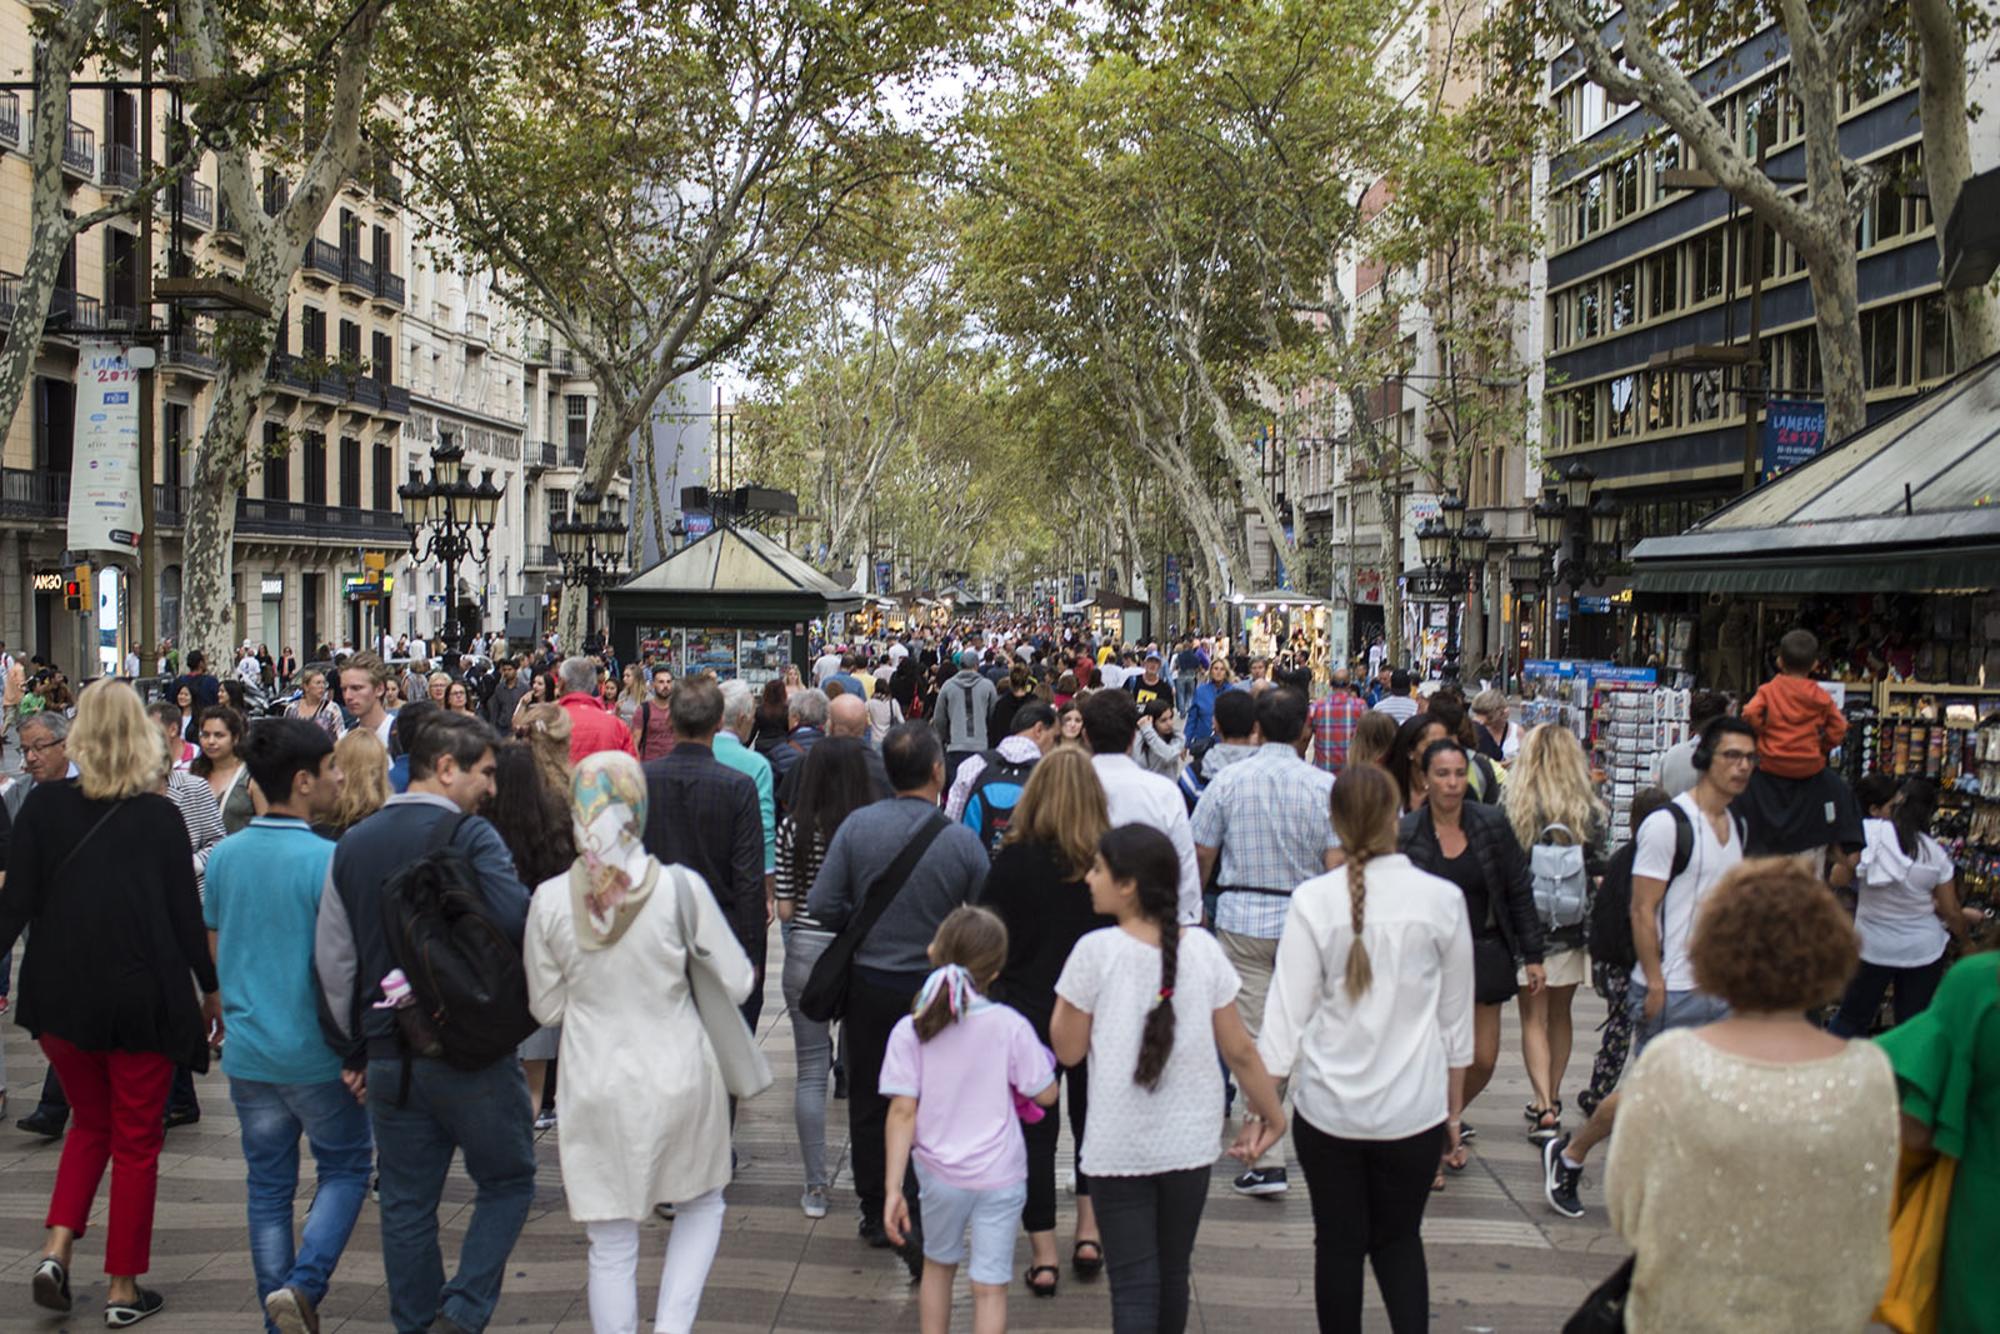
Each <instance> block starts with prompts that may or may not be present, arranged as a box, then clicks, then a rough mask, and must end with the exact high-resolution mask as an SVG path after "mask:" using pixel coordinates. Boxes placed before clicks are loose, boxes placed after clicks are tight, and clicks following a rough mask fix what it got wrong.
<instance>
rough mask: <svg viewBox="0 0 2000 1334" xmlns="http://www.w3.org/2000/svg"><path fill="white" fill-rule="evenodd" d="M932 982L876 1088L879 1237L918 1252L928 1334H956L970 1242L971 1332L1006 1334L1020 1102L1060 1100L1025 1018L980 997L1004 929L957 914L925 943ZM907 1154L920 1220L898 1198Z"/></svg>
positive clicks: (1023, 1173) (1003, 943)
mask: <svg viewBox="0 0 2000 1334" xmlns="http://www.w3.org/2000/svg"><path fill="white" fill-rule="evenodd" d="M930 958H931V962H932V963H933V964H935V965H937V971H936V972H934V973H932V974H931V975H930V976H929V977H928V978H926V979H925V981H924V986H923V990H921V991H919V992H918V993H917V1002H916V1006H915V1007H914V1008H915V1012H914V1013H913V1014H912V1015H910V1016H909V1017H908V1018H905V1019H903V1020H902V1021H900V1022H899V1023H898V1024H897V1025H896V1027H895V1028H894V1029H893V1030H892V1031H891V1032H890V1034H889V1049H888V1052H887V1053H886V1054H885V1055H884V1056H883V1058H882V1076H881V1082H880V1084H879V1088H880V1090H881V1093H882V1096H883V1097H885V1098H889V1099H891V1100H892V1101H891V1102H890V1105H889V1124H888V1130H887V1135H886V1138H887V1141H888V1156H889V1166H888V1171H887V1173H886V1177H885V1180H884V1183H883V1184H884V1186H885V1198H886V1199H887V1201H888V1203H887V1205H886V1207H885V1208H884V1210H883V1213H882V1224H883V1227H884V1228H885V1229H886V1230H887V1231H888V1234H889V1239H890V1240H891V1241H893V1242H895V1243H896V1244H897V1245H898V1246H905V1245H921V1246H922V1247H923V1252H924V1277H923V1286H922V1288H921V1290H920V1292H919V1297H918V1305H919V1309H920V1311H921V1312H922V1321H923V1334H945V1332H946V1331H947V1330H948V1329H950V1327H951V1284H952V1278H953V1277H954V1275H956V1273H957V1272H958V1266H959V1264H960V1263H961V1262H963V1261H965V1260H966V1256H967V1246H966V1234H967V1232H968V1231H969V1232H970V1233H971V1238H972V1242H971V1247H970V1250H971V1263H970V1266H969V1274H968V1277H970V1278H971V1280H972V1328H973V1332H974V1334H1002V1331H1004V1330H1005V1329H1006V1328H1007V1284H1008V1282H1009V1280H1010V1279H1011V1277H1012V1272H1011V1271H1012V1268H1013V1261H1014V1233H1015V1231H1016V1230H1017V1229H1018V1228H1019V1226H1020V1219H1021V1206H1022V1204H1023V1203H1025V1202H1026V1200H1027V1194H1028V1148H1027V1144H1026V1142H1025V1141H1024V1140H1023V1139H1022V1138H1021V1123H1020V1120H1019V1117H1018V1116H1017V1114H1016V1111H1015V1105H1016V1100H1017V1097H1019V1098H1030V1099H1033V1101H1034V1102H1035V1103H1037V1104H1039V1105H1040V1106H1043V1107H1047V1106H1049V1105H1050V1104H1052V1103H1053V1102H1055V1100H1056V1080H1055V1059H1054V1058H1053V1057H1052V1056H1050V1055H1049V1052H1048V1049H1047V1048H1045V1047H1043V1046H1042V1044H1041V1043H1040V1042H1039V1041H1037V1040H1036V1038H1035V1030H1034V1028H1033V1027H1032V1026H1030V1025H1029V1023H1028V1021H1027V1020H1026V1019H1023V1018H1022V1017H1021V1016H1020V1015H1019V1014H1017V1013H1015V1012H1014V1011H1013V1010H1011V1009H1009V1008H1008V1007H1007V1006H1005V1005H1001V1004H998V1003H996V1002H994V1001H989V1000H987V999H986V997H985V995H984V993H985V991H986V988H987V987H989V986H991V985H992V983H993V979H994V978H996V977H998V976H999V975H1000V969H1001V966H1002V965H1004V964H1005V963H1006V962H1007V928H1006V926H1005V925H1003V924H1002V923H1001V921H1000V919H999V918H998V917H997V916H995V915H994V914H993V913H991V912H989V911H988V910H987V909H985V908H970V907H966V908H959V909H956V910H955V911H954V912H953V913H952V914H951V916H949V917H947V918H945V919H944V923H943V924H942V925H941V926H939V927H938V931H937V935H936V936H935V937H934V938H933V939H932V940H931V946H930ZM913 1153H914V1155H915V1157H916V1162H917V1184H918V1187H919V1189H920V1192H921V1193H920V1196H919V1199H918V1206H919V1209H920V1213H919V1214H918V1215H917V1216H916V1217H913V1216H912V1212H911V1209H910V1204H909V1201H908V1200H906V1199H905V1198H904V1195H903V1179H904V1169H905V1166H906V1164H907V1163H908V1161H909V1159H910V1157H911V1155H912V1154H913Z"/></svg>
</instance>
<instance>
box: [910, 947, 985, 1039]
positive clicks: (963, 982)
mask: <svg viewBox="0 0 2000 1334" xmlns="http://www.w3.org/2000/svg"><path fill="white" fill-rule="evenodd" d="M975 991H977V988H976V987H974V986H973V985H972V974H970V973H968V972H966V971H965V969H964V967H963V966H961V965H959V964H955V963H948V964H946V965H945V966H944V967H942V968H939V969H937V970H936V971H934V972H933V973H932V974H931V975H930V976H929V977H927V978H925V979H924V985H923V988H922V989H921V990H920V991H918V992H917V999H916V1003H915V1005H913V1006H912V1007H911V1012H912V1013H913V1014H914V1016H915V1024H916V1030H917V1040H918V1041H919V1042H929V1041H930V1040H931V1039H932V1038H934V1037H936V1036H937V1035H938V1034H940V1033H942V1032H944V1030H945V1029H946V1028H948V1027H950V1026H951V1025H952V1024H955V1023H957V1022H958V1021H959V1020H960V1019H961V1018H963V1017H964V1015H965V1012H966V1010H967V1009H969V1008H970V1007H971V1005H972V997H973V994H974V992H975Z"/></svg>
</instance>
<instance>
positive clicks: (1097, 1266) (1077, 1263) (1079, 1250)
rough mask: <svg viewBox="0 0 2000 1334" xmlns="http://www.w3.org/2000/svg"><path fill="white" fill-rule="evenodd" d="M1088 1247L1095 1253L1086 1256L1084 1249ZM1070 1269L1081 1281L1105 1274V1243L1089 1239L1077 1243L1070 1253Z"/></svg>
mask: <svg viewBox="0 0 2000 1334" xmlns="http://www.w3.org/2000/svg"><path fill="white" fill-rule="evenodd" d="M1086 1246H1088V1247H1090V1249H1091V1250H1092V1251H1093V1252H1095V1253H1094V1254H1092V1255H1088V1256H1086V1255H1085V1254H1084V1253H1083V1248H1084V1247H1086ZM1069 1267H1070V1269H1071V1271H1072V1272H1074V1273H1075V1274H1076V1276H1077V1277H1078V1278H1080V1279H1085V1280H1089V1279H1093V1278H1096V1277H1097V1276H1098V1275H1099V1274H1101V1273H1103V1272H1104V1243H1103V1242H1101V1241H1096V1240H1094V1239H1092V1238H1089V1237H1085V1238H1084V1239H1083V1240H1081V1241H1079V1242H1077V1244H1076V1246H1075V1248H1074V1249H1072V1250H1071V1251H1070V1253H1069Z"/></svg>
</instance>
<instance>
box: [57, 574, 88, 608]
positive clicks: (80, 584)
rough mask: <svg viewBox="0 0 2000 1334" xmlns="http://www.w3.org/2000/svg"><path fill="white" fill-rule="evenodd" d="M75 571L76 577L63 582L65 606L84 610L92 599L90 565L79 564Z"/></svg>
mask: <svg viewBox="0 0 2000 1334" xmlns="http://www.w3.org/2000/svg"><path fill="white" fill-rule="evenodd" d="M73 573H74V575H75V577H74V578H72V579H70V580H68V581H67V582H65V583H64V584H63V606H65V607H67V608H69V609H70V610H71V611H82V610H83V609H84V604H85V603H86V602H88V601H89V600H90V567H89V566H88V565H79V566H77V567H76V569H75V571H74V572H73Z"/></svg>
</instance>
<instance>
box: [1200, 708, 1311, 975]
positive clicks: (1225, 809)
mask: <svg viewBox="0 0 2000 1334" xmlns="http://www.w3.org/2000/svg"><path fill="white" fill-rule="evenodd" d="M1332 796H1333V775H1332V774H1328V773H1322V772H1321V771H1320V770H1318V769H1316V768H1314V767H1313V766H1312V765H1310V764H1307V763H1306V762H1305V761H1304V760H1302V759H1300V758H1299V756H1298V753H1297V752H1296V751H1294V750H1293V749H1292V748H1291V747H1290V746H1288V745H1285V744H1283V743H1281V742H1266V743H1265V744H1264V745H1262V746H1259V747H1258V748H1257V753H1256V754H1255V755H1252V756H1251V757H1250V758H1249V759H1246V760H1241V761H1239V762H1237V763H1235V764H1232V765H1230V766H1229V767H1228V768H1226V769H1224V770H1223V771H1222V772H1221V773H1218V774H1217V775H1216V776H1215V777H1214V778H1213V779H1212V780H1210V782H1209V784H1208V786H1207V787H1206V788H1204V789H1203V790H1202V794H1201V800H1200V801H1198V802H1196V803H1195V808H1194V841H1195V843H1196V845H1197V846H1199V847H1204V848H1216V849H1219V850H1220V853H1221V855H1220V857H1219V858H1218V860H1217V863H1216V870H1215V884H1216V887H1217V888H1218V889H1220V890H1222V891H1223V893H1222V897H1221V898H1220V899H1219V900H1218V902H1217V903H1216V908H1215V926H1216V929H1217V930H1219V931H1233V932H1235V933H1236V934H1237V935H1241V936H1257V937H1259V938H1261V939H1264V940H1275V939H1277V937H1278V936H1279V934H1280V933H1281V932H1283V930H1284V927H1285V911H1286V909H1287V908H1289V907H1290V906H1291V902H1290V896H1291V892H1292V891H1293V890H1294V889H1297V888H1298V887H1299V886H1300V885H1302V884H1304V883H1305V882H1306V881H1308V880H1310V879H1312V878H1313V877H1314V876H1316V875H1321V874H1323V873H1324V872H1325V871H1326V854H1327V853H1328V852H1329V851H1331V850H1333V849H1334V848H1337V847H1339V846H1340V840H1339V839H1338V838H1336V837H1335V836H1334V832H1333V820H1332V818H1331V816H1330V815H1329V814H1328V811H1327V803H1328V801H1329V800H1330V799H1331V798H1332ZM1237 888H1241V889H1249V890H1276V891H1278V892H1277V893H1271V894H1257V893H1250V894H1244V893H1231V892H1230V891H1231V890H1232V889H1237Z"/></svg>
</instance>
